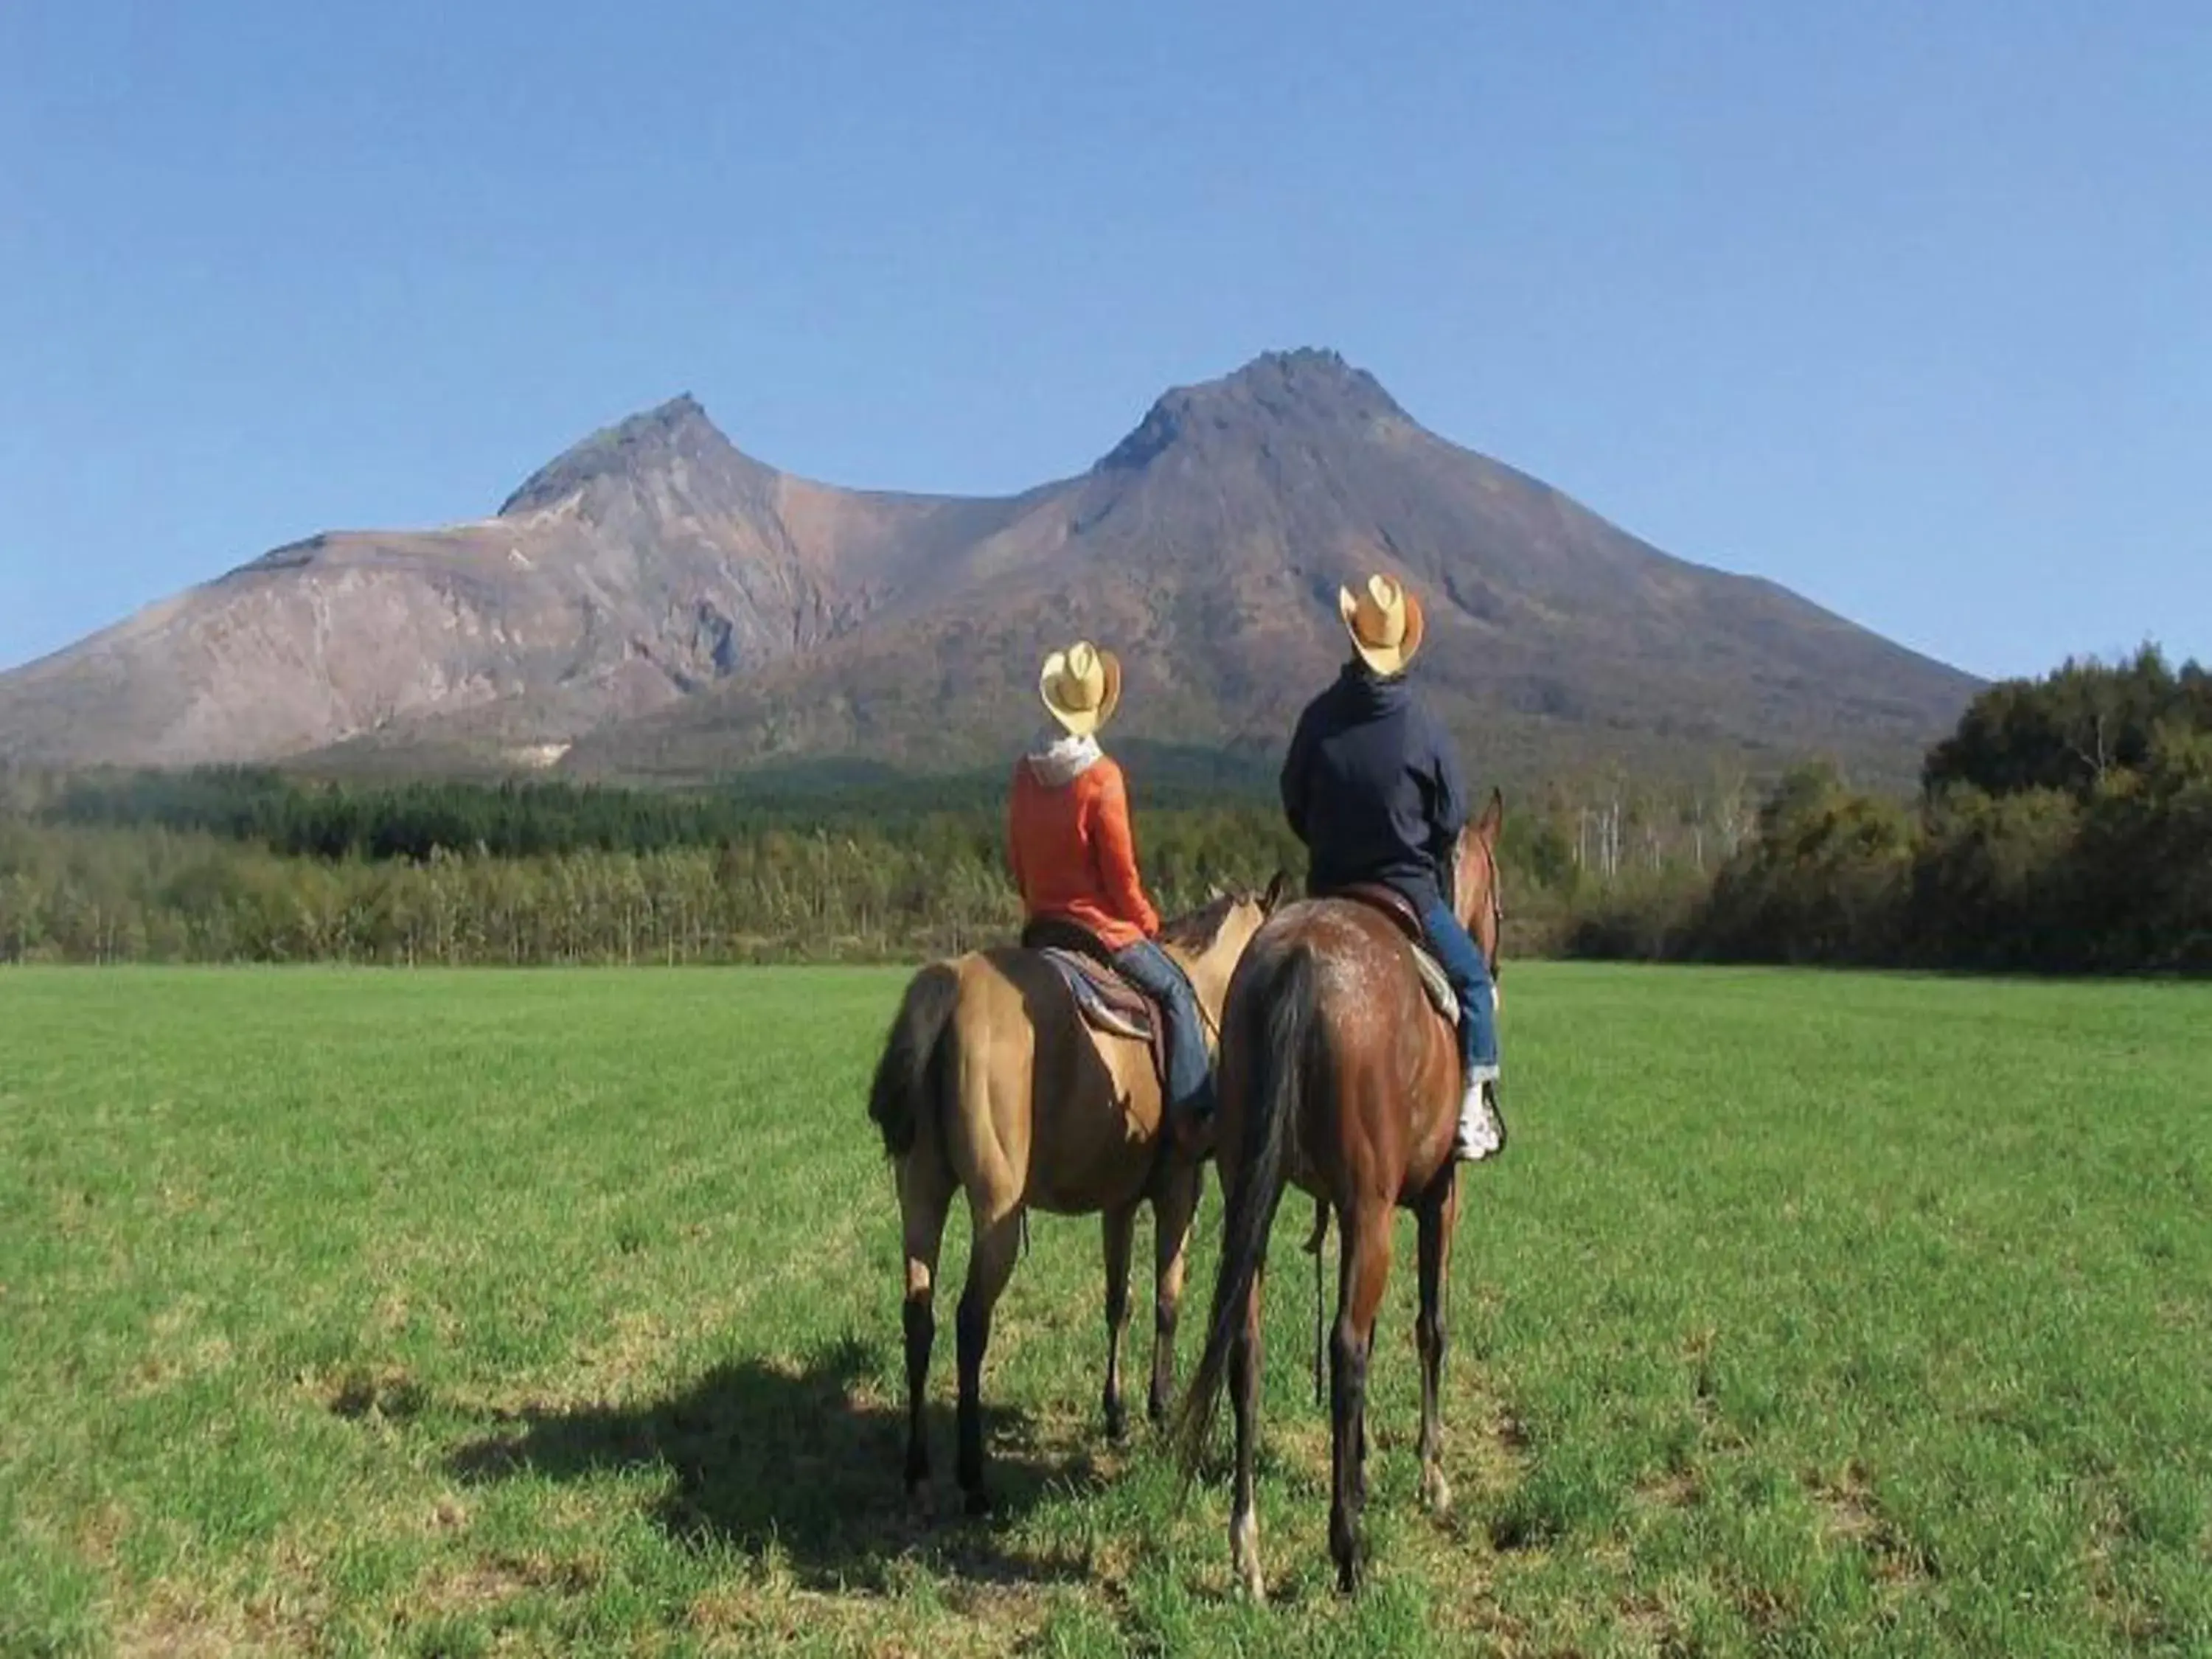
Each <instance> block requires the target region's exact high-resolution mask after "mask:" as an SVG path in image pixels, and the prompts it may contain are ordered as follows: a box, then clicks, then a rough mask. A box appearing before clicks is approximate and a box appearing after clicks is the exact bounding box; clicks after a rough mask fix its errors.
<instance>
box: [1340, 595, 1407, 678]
mask: <svg viewBox="0 0 2212 1659" xmlns="http://www.w3.org/2000/svg"><path fill="white" fill-rule="evenodd" d="M1336 609H1337V614H1338V615H1339V616H1340V617H1343V618H1344V626H1345V629H1346V632H1347V633H1349V634H1350V635H1352V649H1353V650H1354V651H1357V652H1358V653H1359V659H1360V660H1361V661H1362V662H1364V663H1365V664H1366V665H1368V666H1369V667H1370V668H1371V669H1373V670H1374V671H1376V673H1378V674H1380V675H1382V676H1383V678H1385V679H1388V678H1391V677H1392V676H1393V675H1397V674H1402V673H1404V672H1405V671H1406V665H1407V664H1408V663H1410V662H1412V661H1413V655H1414V653H1416V652H1418V651H1419V649H1420V648H1421V633H1422V630H1423V629H1424V627H1425V625H1426V624H1425V622H1424V620H1423V618H1422V616H1421V602H1420V600H1419V599H1416V598H1414V597H1413V594H1411V593H1409V592H1407V591H1406V589H1405V587H1404V586H1402V585H1401V583H1400V582H1399V580H1398V579H1397V578H1396V577H1395V576H1383V575H1374V576H1370V577H1369V578H1368V579H1367V584H1366V586H1365V587H1364V588H1363V589H1362V590H1361V591H1360V592H1359V593H1358V594H1357V595H1356V596H1355V595H1354V594H1353V592H1352V590H1351V589H1350V588H1348V587H1340V588H1338V589H1337V590H1336Z"/></svg>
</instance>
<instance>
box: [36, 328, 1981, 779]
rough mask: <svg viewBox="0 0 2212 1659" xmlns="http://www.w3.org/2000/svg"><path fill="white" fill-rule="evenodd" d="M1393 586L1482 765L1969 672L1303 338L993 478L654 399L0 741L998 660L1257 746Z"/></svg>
mask: <svg viewBox="0 0 2212 1659" xmlns="http://www.w3.org/2000/svg"><path fill="white" fill-rule="evenodd" d="M1370 568H1389V569H1392V570H1395V571H1397V572H1399V573H1400V574H1401V575H1403V576H1404V577H1405V578H1406V580H1408V581H1409V582H1410V583H1412V584H1413V586H1415V588H1416V589H1417V590H1418V591H1419V592H1420V593H1421V594H1422V595H1423V596H1424V597H1425V599H1426V602H1427V605H1428V612H1429V643H1428V645H1427V647H1426V648H1425V652H1424V653H1423V660H1422V664H1421V665H1420V667H1419V669H1418V670H1417V672H1418V673H1419V675H1420V676H1421V678H1423V679H1424V680H1425V683H1426V684H1427V686H1428V687H1429V690H1430V692H1431V696H1433V697H1434V698H1435V700H1436V702H1437V705H1438V707H1439V708H1440V709H1441V711H1442V712H1443V714H1444V715H1445V717H1446V719H1447V720H1449V723H1451V724H1452V725H1453V726H1455V727H1457V728H1459V729H1460V730H1461V731H1462V734H1463V735H1464V736H1466V737H1467V738H1468V739H1469V740H1470V742H1472V743H1474V744H1478V745H1480V747H1479V748H1478V750H1477V752H1478V753H1480V754H1481V755H1483V756H1484V757H1486V761H1487V762H1488V763H1492V764H1505V765H1507V766H1508V767H1509V768H1510V769H1521V770H1524V771H1525V769H1527V768H1530V767H1534V768H1542V767H1546V766H1549V765H1555V764H1562V763H1573V764H1583V763H1598V762H1602V761H1607V760H1627V761H1631V762H1642V761H1655V760H1656V761H1658V762H1660V763H1668V764H1671V763H1676V762H1680V763H1682V764H1692V763H1697V762H1698V761H1699V760H1700V759H1705V758H1710V757H1713V756H1715V755H1727V756H1730V757H1735V758H1736V759H1738V760H1741V761H1742V762H1744V763H1748V764H1753V765H1757V764H1759V763H1762V762H1765V761H1778V760H1779V759H1780V758H1782V757H1786V756H1789V755H1792V754H1796V753H1800V752H1804V751H1809V750H1821V751H1825V752H1829V753H1832V754H1837V755H1839V756H1841V757H1844V758H1846V759H1849V760H1852V761H1855V762H1857V763H1861V764H1863V765H1864V766H1866V767H1868V768H1869V769H1874V770H1875V771H1895V772H1898V773H1900V774H1902V773H1909V771H1910V769H1911V764H1912V763H1913V762H1914V761H1915V760H1916V759H1917V754H1918V751H1919V750H1920V749H1921V747H1922V746H1923V745H1924V744H1925V743H1926V742H1927V741H1929V739H1930V738H1932V737H1934V736H1935V735H1936V734H1937V733H1938V732H1941V731H1942V730H1943V729H1945V728H1946V727H1948V726H1949V725H1950V723H1951V722H1952V721H1953V720H1954V719H1955V717H1956V715H1957V714H1958V712H1959V710H1960V708H1962V707H1963V706H1964V704H1965V702H1966V699H1967V697H1968V696H1970V695H1971V694H1972V690H1973V689H1974V686H1975V682H1974V681H1972V679H1970V678H1968V677H1966V676H1965V675H1963V674H1960V673H1959V672H1957V671H1954V670H1952V669H1950V668H1948V667H1946V666H1944V665H1942V664H1940V663H1937V662H1935V661H1932V660H1930V659H1927V658H1925V657H1922V656H1919V655H1917V654H1915V653H1911V652H1909V651H1906V650H1905V649H1903V648H1902V647H1898V646H1895V645H1893V644H1891V643H1889V642H1888V641H1884V640H1882V639H1881V638H1880V637H1878V636H1876V635H1874V634H1871V633H1869V632H1868V631H1867V630H1865V629H1861V628H1858V627H1856V626H1854V625H1853V624H1851V623H1848V622H1845V621H1844V620H1843V619H1842V618H1840V617H1836V616H1833V615H1832V614H1831V613H1829V612H1827V611H1822V610H1820V608H1818V607H1816V606H1814V605H1811V604H1809V603H1808V602H1807V601H1805V600H1803V599H1799V598H1797V597H1796V596H1795V595H1793V594H1791V593H1790V592H1787V591H1786V590H1784V589H1783V588H1781V587H1778V586H1775V585H1774V584H1772V583H1771V582H1766V581H1762V580H1756V579H1753V578H1748V577H1743V576H1737V575H1731V574H1724V573H1723V572H1719V571H1716V570H1712V569H1710V568H1705V567H1702V566H1699V565H1695V564H1692V563H1688V562H1684V561H1682V560H1680V559H1677V558H1674V557H1672V556H1668V555H1667V554H1664V553H1662V552H1661V551H1659V550H1657V549H1656V548H1653V547H1650V546H1649V545H1648V544H1644V543H1643V542H1641V541H1639V540H1638V539H1636V538H1634V537H1632V536H1630V535H1628V534H1627V533H1626V532H1623V531H1621V530H1620V529H1618V528H1616V527H1614V526H1612V525H1610V524H1608V523H1607V522H1606V521H1605V520H1602V519H1601V518H1599V517H1597V516H1596V515H1595V513H1591V512H1590V511H1589V510H1588V509H1587V508H1585V507H1582V506H1580V505H1578V504H1577V503H1576V502H1575V501H1571V500H1570V499H1569V498H1568V497H1566V496H1565V495H1561V494H1559V492H1558V491H1556V490H1554V489H1551V488H1550V487H1549V486H1547V485H1546V484H1544V483H1541V482H1539V481H1537V480H1535V479H1534V478H1530V477H1527V476H1525V475H1523V474H1522V473H1519V472H1516V471H1513V470H1512V469H1511V468H1510V467H1506V466H1504V465H1499V464H1498V463H1497V462H1495V461H1492V460H1490V459H1486V458H1485V457H1483V456H1480V455H1478V454H1475V453H1472V452H1470V451H1468V450H1465V449H1462V448H1460V447H1456V446H1455V445H1453V444H1451V443H1449V442H1447V441H1445V440H1443V439H1442V438H1439V437H1437V435H1434V434H1432V433H1431V432H1429V431H1427V430H1425V428H1422V427H1421V426H1420V425H1419V423H1418V422H1415V421H1414V420H1413V417H1412V416H1409V415H1408V414H1407V412H1406V411H1405V410H1402V409H1401V408H1400V407H1399V405H1398V404H1396V402H1395V400H1393V399H1392V398H1391V397H1390V395H1389V393H1388V392H1385V391H1384V390H1383V387H1382V386H1380V385H1379V384H1378V383H1377V382H1376V380H1374V378H1373V377H1372V376H1370V375H1369V374H1365V373H1364V372H1363V371H1361V370H1358V369H1357V368H1352V367H1351V366H1350V365H1347V364H1346V362H1344V361H1343V360H1342V359H1341V358H1340V357H1339V356H1336V355H1335V354H1334V353H1331V352H1322V351H1313V350H1304V351H1296V352H1289V353H1271V354H1269V355H1267V356H1262V357H1261V358H1258V359H1256V360H1255V361H1254V362H1251V363H1249V364H1248V365H1246V366H1245V367H1244V368H1242V369H1239V370H1238V371H1237V372H1236V373H1235V374H1231V375H1229V376H1227V377H1226V378H1225V379H1222V380H1214V381H1211V382H1207V383H1206V384H1204V385H1200V386H1188V387H1180V388H1177V389H1175V390H1173V391H1170V392H1168V393H1167V394H1166V395H1164V397H1162V398H1160V399H1159V401H1158V403H1156V404H1154V405H1153V407H1152V410H1150V412H1149V413H1147V414H1146V416H1145V418H1144V420H1143V421H1142V422H1140V423H1139V425H1138V427H1137V428H1135V430H1133V432H1131V433H1130V434H1129V435H1127V437H1126V438H1124V439H1123V440H1122V441H1121V442H1120V443H1119V444H1118V445H1116V446H1115V447H1114V448H1113V449H1112V450H1110V451H1109V453H1107V454H1106V455H1105V456H1104V457H1103V459H1100V460H1099V461H1098V462H1097V464H1096V465H1093V466H1092V467H1091V468H1090V469H1089V470H1088V471H1085V472H1084V473H1082V474H1081V475H1079V476H1078V477H1072V478H1068V479H1065V480H1061V481H1059V482H1055V483H1046V484H1043V485H1041V486H1039V487H1038V488H1036V489H1032V490H1030V491H1029V492H1027V493H1025V494H1024V495H1018V496H1012V497H1007V498H1004V499H997V500H971V499H963V498H954V497H934V496H920V495H884V494H872V493H866V492H860V491H854V490H848V489H836V488H833V487H831V486H829V485H824V484H819V483H811V482H808V481H805V480H803V479H799V478H795V477H791V476H789V475H787V474H784V473H781V472H778V471H775V470H774V469H772V468H770V467H768V466H766V465H763V464H761V463H760V462H757V461H755V460H753V459H750V457H748V456H746V455H744V454H743V453H740V452H739V451H738V449H737V448H735V447H733V446H732V445H731V443H730V442H729V441H728V440H727V439H726V438H725V437H724V436H723V435H722V434H721V433H720V432H719V431H718V430H717V429H716V428H714V424H713V423H712V422H710V421H709V420H708V417H707V416H706V413H705V411H704V410H702V409H701V408H700V406H699V405H698V404H697V403H696V402H695V401H693V400H692V399H690V398H688V397H685V398H678V399H676V400H675V401H673V402H671V403H669V404H664V405H663V406H661V407H660V408H659V409H656V410H651V411H649V412H647V413H646V414H643V415H640V416H634V417H633V418H631V419H629V420H627V421H624V422H622V423H621V424H619V425H617V426H616V427H613V428H610V429H608V430H607V431H605V432H602V433H599V434H598V435H594V436H593V437H592V438H590V439H587V440H586V441H584V442H583V443H581V444H579V445H578V446H576V447H574V448H573V449H571V450H569V451H568V453H565V454H563V455H562V456H560V457H559V458H557V459H555V460H554V461H553V462H551V463H550V465H547V466H546V467H544V469H542V470H541V471H538V473H537V474H535V475H534V476H533V477H531V478H529V479H528V480H526V482H525V483H523V484H522V486H521V487H520V489H517V490H516V491H515V492H514V493H513V495H511V496H509V497H508V499H507V501H506V502H505V503H504V504H503V505H502V506H501V508H500V510H499V512H498V513H496V514H495V516H493V517H491V518H489V519H485V520H480V521H477V522H474V523H469V524H463V525H457V526H451V527H449V528H447V529H443V530H437V531H431V532H401V533H390V534H386V533H377V532H361V533H347V534H331V535H324V536H318V537H315V538H312V539H310V540H308V541H306V542H302V543H299V544H295V545H293V546H290V547H286V548H281V549H279V550H276V551H275V552H273V553H270V554H269V555H266V556H264V557H262V558H260V559H258V560H256V561H254V562H252V563H251V564H247V565H246V566H244V567H242V568H240V569H237V570H234V571H233V572H231V573H230V574H228V575H226V576H223V577H221V578H219V579H218V580H215V581H213V582H210V583H208V584H206V585H204V586H200V587H197V588H194V589H191V590H190V591H188V592H185V593H184V594H181V595H179V596H178V597H176V598H173V599H168V600H166V601H163V602H161V604H158V605H154V606H152V607H150V608H149V609H148V610H146V611H142V612H140V613H139V614H138V615H137V616H135V617H131V618H130V619H129V620H127V621H125V622H124V623H119V624H118V625H117V626H116V627H114V628H112V629H107V630H106V631H105V632H103V633H100V634H97V635H93V636H92V637H91V638H89V639H88V640H86V641H82V642H81V643H80V644H78V645H76V646H74V647H70V648H69V649H67V650H64V651H63V652H61V653H58V654H57V655H55V656H53V657H51V658H48V659H45V660H44V661H41V662H39V663H34V664H32V665H29V666H27V667H26V668H22V669H19V670H17V671H15V672H13V673H11V674H7V675H4V676H0V757H10V758H14V759H15V760H18V761H25V762H32V763H49V764H65V765H81V764H86V763H125V764H153V765H179V764H187V763H200V762H209V761H243V760H256V759H271V758H298V757H313V760H314V761H315V763H321V764H344V765H353V766H374V767H379V768H386V769H391V768H398V769H416V770H420V769H453V768H462V767H470V768H474V767H481V766H483V765H484V764H486V763H492V764H498V763H543V764H557V765H558V766H559V767H560V768H561V769H564V770H567V771H571V772H575V773H580V774H585V775H620V776H623V777H629V778H650V777H662V778H671V779H674V778H696V777H699V776H702V775H710V774H714V773H717V772H721V771H726V770H729V769H737V768H744V767H750V766H757V765H761V764H763V763H790V762H793V761H806V760H816V761H819V760H823V759H825V758H831V757H834V758H837V759H839V760H869V761H888V762H891V763H896V764H898V765H900V766H903V767H907V768H910V769H946V768H953V767H959V766H965V765H969V764H973V763H979V762H982V761H987V760H989V759H990V758H992V757H996V756H1000V755H1003V754H1004V753H1005V752H1006V750H1007V749H1008V748H1009V747H1010V745H1012V744H1015V743H1018V741H1019V740H1020V738H1022V737H1023V736H1024V735H1025V734H1026V733H1027V732H1030V730H1031V729H1032V728H1033V727H1034V726H1035V723H1036V701H1035V695H1034V684H1035V673H1036V662H1037V659H1039V657H1040V656H1041V655H1042V653H1043V652H1044V651H1045V650H1046V649H1047V648H1048V647H1050V646H1051V645H1053V644H1055V643H1060V642H1063V641H1065V640H1066V638H1068V637H1071V636H1073V635H1079V634H1084V635H1090V636H1091V637H1094V638H1096V639H1098V640H1101V641H1106V642H1109V643H1110V644H1112V645H1113V646H1114V647H1115V648H1116V649H1117V650H1118V651H1119V652H1120V653H1121V657H1122V659H1123V663H1124V667H1125V671H1126V686H1125V693H1124V700H1123V710H1124V713H1123V714H1122V716H1121V719H1120V720H1118V721H1117V730H1118V731H1119V732H1121V734H1122V735H1123V736H1125V737H1129V738H1152V739H1157V740H1160V741H1163V742H1172V743H1175V744H1180V745H1183V746H1186V747H1188V745H1192V744H1201V745H1206V746H1209V747H1214V748H1218V749H1223V750H1243V751H1245V752H1247V753H1248V754H1249V755H1263V754H1265V753H1267V751H1269V750H1273V749H1275V748H1277V747H1279V744H1280V743H1281V742H1282V740H1283V738H1285V735H1286V734H1287V732H1288V729H1289V726H1290V723H1291V720H1292V719H1293V718H1294V717H1295V714H1296V712H1297V707H1298V705H1299V704H1300V703H1301V702H1303V701H1304V699H1305V698H1306V697H1307V696H1310V695H1311V693H1312V692H1313V690H1316V688H1317V687H1318V686H1319V685H1320V684H1322V682H1323V681H1325V680H1326V678H1328V676H1329V675H1330V674H1331V673H1333V672H1334V669H1335V666H1336V665H1337V664H1338V663H1339V662H1340V660H1341V659H1342V657H1343V654H1344V653H1343V649H1342V634H1341V630H1340V627H1339V625H1338V623H1337V622H1336V620H1335V604H1334V594H1335V592H1336V589H1337V586H1338V585H1339V584H1340V582H1348V581H1351V580H1354V579H1356V577H1357V576H1358V574H1361V573H1363V572H1364V571H1365V570H1367V569H1370Z"/></svg>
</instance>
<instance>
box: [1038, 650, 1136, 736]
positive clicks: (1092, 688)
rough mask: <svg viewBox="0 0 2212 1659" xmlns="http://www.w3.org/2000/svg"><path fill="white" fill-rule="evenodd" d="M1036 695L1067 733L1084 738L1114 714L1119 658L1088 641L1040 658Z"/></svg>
mask: <svg viewBox="0 0 2212 1659" xmlns="http://www.w3.org/2000/svg"><path fill="white" fill-rule="evenodd" d="M1037 695H1038V696H1041V697H1042V698H1043V699H1044V706H1045V708H1046V710H1047V712H1048V713H1049V714H1051V715H1052V717H1053V719H1054V720H1058V721H1059V722H1060V726H1062V728H1064V729H1065V730H1066V732H1068V733H1069V735H1070V736H1073V737H1078V738H1087V737H1089V736H1090V735H1091V733H1092V732H1096V731H1097V729H1098V728H1099V727H1100V726H1103V725H1105V724H1106V722H1107V721H1108V720H1111V719H1113V717H1114V706H1115V704H1116V703H1118V702H1121V659H1120V658H1119V657H1116V656H1115V654H1114V653H1112V652H1111V651H1105V650H1101V649H1100V648H1099V647H1097V646H1095V645H1093V644H1091V641H1088V640H1078V641H1076V642H1075V643H1074V644H1073V645H1071V646H1069V647H1067V649H1066V650H1065V651H1055V652H1054V653H1052V654H1051V655H1050V656H1048V657H1047V658H1046V659H1044V671H1043V672H1042V673H1041V674H1039V675H1038V676H1037Z"/></svg>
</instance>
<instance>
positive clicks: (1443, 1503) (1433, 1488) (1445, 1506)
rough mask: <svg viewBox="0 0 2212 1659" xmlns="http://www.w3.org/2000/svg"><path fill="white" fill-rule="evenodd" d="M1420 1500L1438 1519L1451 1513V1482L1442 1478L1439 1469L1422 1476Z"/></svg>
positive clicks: (1440, 1519)
mask: <svg viewBox="0 0 2212 1659" xmlns="http://www.w3.org/2000/svg"><path fill="white" fill-rule="evenodd" d="M1421 1502H1422V1503H1423V1504H1426V1505H1427V1506H1428V1511H1429V1513H1430V1514H1431V1516H1434V1517H1435V1518H1436V1519H1437V1520H1439V1521H1442V1520H1443V1519H1444V1518H1445V1517H1447V1516H1449V1515H1450V1514H1451V1506H1452V1489H1451V1482H1450V1481H1449V1480H1445V1479H1444V1477H1443V1473H1442V1472H1441V1471H1432V1472H1431V1473H1430V1474H1426V1475H1425V1476H1423V1477H1422V1480H1421Z"/></svg>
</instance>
